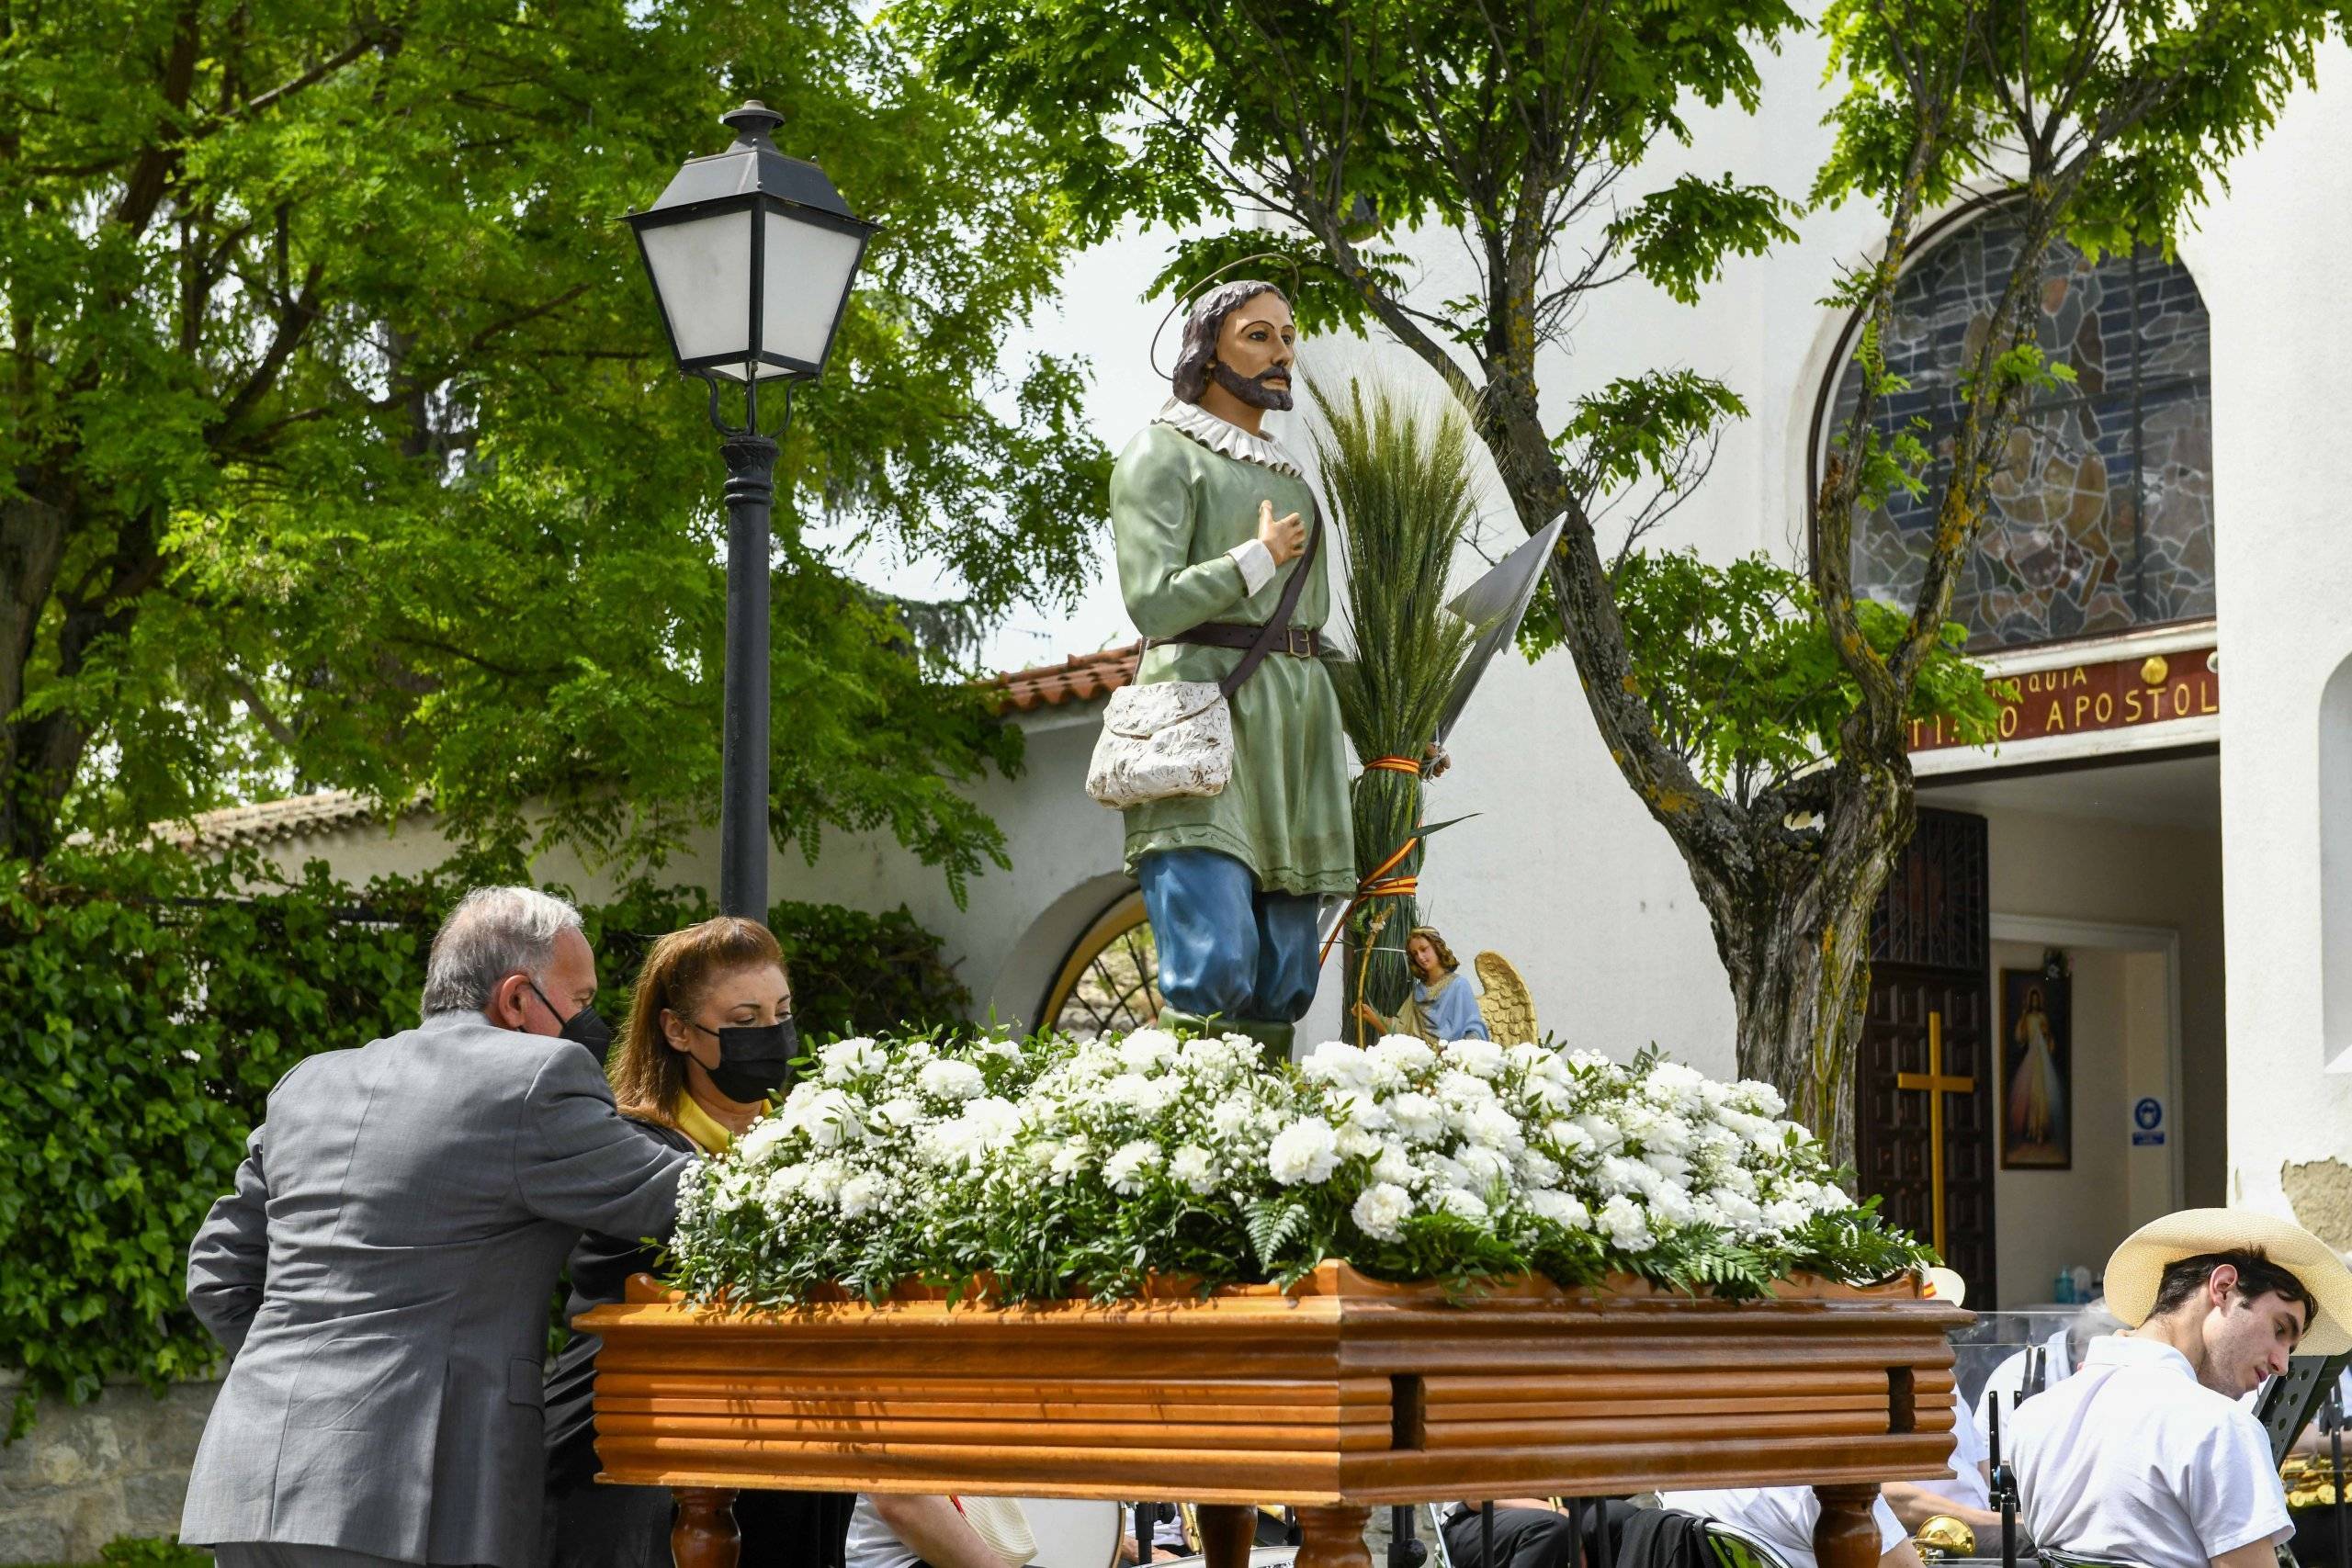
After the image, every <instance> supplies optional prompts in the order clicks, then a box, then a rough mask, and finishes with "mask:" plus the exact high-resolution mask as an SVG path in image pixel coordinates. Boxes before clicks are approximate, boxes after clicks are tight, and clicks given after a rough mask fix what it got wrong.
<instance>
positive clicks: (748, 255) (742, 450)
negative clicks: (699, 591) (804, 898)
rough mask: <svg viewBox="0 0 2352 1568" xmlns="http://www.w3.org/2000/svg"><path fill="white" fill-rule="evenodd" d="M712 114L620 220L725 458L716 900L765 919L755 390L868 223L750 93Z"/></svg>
mask: <svg viewBox="0 0 2352 1568" xmlns="http://www.w3.org/2000/svg"><path fill="white" fill-rule="evenodd" d="M719 123H721V124H722V125H727V126H730V127H732V128H733V129H734V131H735V144H734V145H733V146H731V147H729V148H728V149H727V150H726V151H725V152H716V153H713V154H712V155H710V156H709V157H707V158H690V159H688V160H687V161H686V163H685V164H684V167H682V168H681V169H679V171H678V175H677V177H676V178H675V179H673V180H672V181H671V182H670V185H669V188H668V189H666V190H664V191H663V192H662V197H661V199H660V200H658V201H656V202H655V203H654V204H653V205H652V206H651V207H650V208H648V209H646V210H645V211H643V212H632V213H630V214H629V215H628V221H629V226H630V227H631V228H633V229H635V230H636V231H637V244H638V249H639V251H640V252H641V253H642V254H644V257H645V270H646V272H647V273H648V275H650V276H651V277H652V279H653V293H654V298H655V299H656V300H657V301H659V303H660V304H661V307H662V327H663V328H664V329H665V330H666V331H667V332H668V333H669V334H670V347H671V350H672V352H673V353H674V354H676V355H677V356H678V368H679V369H681V370H683V371H684V372H685V373H686V374H687V375H689V376H699V377H701V378H703V380H704V381H706V382H707V383H708V384H709V387H710V423H712V424H714V425H716V426H717V427H718V434H719V446H718V449H719V454H720V456H721V457H724V458H725V459H726V462H727V667H726V677H725V679H726V705H727V731H726V734H727V739H726V750H725V753H724V756H723V760H722V762H721V773H720V783H719V812H718V907H719V908H720V909H721V910H722V911H723V912H725V913H727V914H730V915H748V916H750V917H751V918H752V919H756V920H764V919H767V912H768V538H769V535H768V513H769V508H770V505H771V503H772V502H773V501H774V499H775V456H776V442H775V437H772V436H767V435H763V434H761V433H760V383H761V382H763V381H771V380H781V381H782V382H783V383H784V426H780V427H779V428H778V430H777V432H776V434H777V435H781V434H783V433H784V427H785V426H789V425H790V423H792V387H793V383H795V382H797V381H813V380H815V379H816V378H817V375H818V373H819V372H820V371H821V370H822V369H823V368H824V367H825V355H826V354H827V353H828V352H829V351H830V350H831V347H832V344H833V332H834V329H835V328H837V327H839V326H840V325H841V319H842V309H843V308H844V307H845V306H846V305H847V304H848V303H849V288H850V282H851V280H852V279H853V278H854V277H855V276H856V275H857V265H858V263H859V261H860V260H862V259H863V258H864V256H865V242H866V239H867V237H868V236H869V235H870V234H872V233H873V231H874V226H873V225H872V224H870V223H867V222H865V221H864V220H861V219H859V218H858V217H856V216H855V215H854V214H853V213H852V212H851V211H850V209H849V207H848V205H847V204H846V203H845V202H843V201H842V197H841V193H840V192H839V191H837V190H835V189H834V188H833V186H832V182H831V180H828V179H827V178H825V174H824V171H823V170H821V169H820V168H818V167H817V165H816V164H804V163H802V162H801V161H800V160H799V159H797V158H787V157H786V156H785V155H784V154H783V153H781V152H777V151H776V150H775V143H774V142H772V141H769V140H768V132H769V130H772V129H773V128H774V127H775V126H778V125H781V124H783V123H784V117H783V116H782V115H780V114H777V113H776V112H775V110H773V109H771V108H769V107H767V106H766V105H765V104H763V103H761V102H760V101H759V100H758V99H756V98H754V99H752V100H751V101H750V102H748V103H746V104H745V105H744V106H743V107H741V108H739V109H737V110H736V111H735V112H734V113H732V114H729V115H722V116H720V117H719ZM729 381H733V382H740V383H741V384H742V387H743V423H742V424H741V426H740V427H739V426H736V425H731V424H729V423H727V421H726V420H725V419H724V418H723V417H722V416H721V414H720V412H719V392H720V389H721V383H723V382H729Z"/></svg>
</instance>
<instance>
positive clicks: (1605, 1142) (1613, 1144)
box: [1571, 1111, 1625, 1155]
mask: <svg viewBox="0 0 2352 1568" xmlns="http://www.w3.org/2000/svg"><path fill="white" fill-rule="evenodd" d="M1571 1120H1572V1121H1573V1122H1575V1123H1576V1125H1577V1129H1578V1130H1579V1131H1581V1132H1582V1133H1583V1134H1584V1135H1585V1136H1586V1137H1588V1138H1589V1139H1591V1140H1592V1146H1593V1148H1594V1149H1596V1150H1597V1151H1599V1152H1600V1153H1601V1154H1604V1155H1613V1154H1615V1153H1616V1152H1617V1151H1618V1150H1619V1149H1622V1148H1623V1147H1624V1146H1625V1134H1623V1132H1621V1131H1620V1130H1619V1129H1618V1126H1617V1123H1615V1122H1611V1120H1610V1119H1609V1118H1608V1117H1606V1116H1598V1115H1595V1114H1594V1113H1593V1112H1591V1111H1586V1112H1584V1113H1583V1114H1582V1115H1580V1116H1577V1117H1573V1118H1571Z"/></svg>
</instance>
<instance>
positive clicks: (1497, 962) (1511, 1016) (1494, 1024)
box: [1470, 953, 1541, 1045]
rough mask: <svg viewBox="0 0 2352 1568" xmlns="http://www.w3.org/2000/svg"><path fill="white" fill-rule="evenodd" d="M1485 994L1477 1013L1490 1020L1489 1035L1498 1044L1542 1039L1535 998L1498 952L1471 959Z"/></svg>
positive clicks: (1480, 1000) (1479, 1003)
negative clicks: (1538, 1025) (1537, 1020)
mask: <svg viewBox="0 0 2352 1568" xmlns="http://www.w3.org/2000/svg"><path fill="white" fill-rule="evenodd" d="M1470 967H1471V968H1472V969H1474V970H1476V971H1477V975H1478V984H1480V985H1481V986H1484V987H1486V988H1487V989H1486V994H1485V995H1483V996H1481V997H1480V998H1478V1016H1479V1017H1480V1018H1483V1019H1485V1020H1486V1021H1487V1036H1488V1037H1489V1038H1490V1039H1492V1040H1493V1041H1494V1043H1496V1044H1498V1045H1521V1044H1525V1043H1529V1042H1532V1041H1534V1040H1537V1039H1540V1038H1541V1036H1540V1035H1538V1034H1537V1033H1536V1032H1535V998H1533V997H1532V996H1530V995H1528V994H1527V982H1526V981H1524V980H1522V979H1521V978H1520V977H1519V971H1518V970H1516V969H1514V968H1512V967H1511V966H1510V959H1508V958H1505V957H1504V956H1503V955H1502V954H1501V953H1480V954H1478V956H1477V957H1476V958H1474V959H1472V960H1471V961H1470Z"/></svg>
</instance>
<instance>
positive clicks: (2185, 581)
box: [1815, 209, 2214, 650]
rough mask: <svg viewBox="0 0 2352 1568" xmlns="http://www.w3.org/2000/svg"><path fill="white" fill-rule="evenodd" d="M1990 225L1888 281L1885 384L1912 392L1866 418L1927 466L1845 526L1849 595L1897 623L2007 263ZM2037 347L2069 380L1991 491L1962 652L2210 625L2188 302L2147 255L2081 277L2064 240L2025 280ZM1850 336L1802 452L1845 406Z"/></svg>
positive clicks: (2173, 269) (2203, 380) (1851, 382)
mask: <svg viewBox="0 0 2352 1568" xmlns="http://www.w3.org/2000/svg"><path fill="white" fill-rule="evenodd" d="M2017 244H2018V229H2017V226H2016V224H2015V223H2014V222H2013V221H2012V220H2010V219H2009V218H2008V217H2007V215H2006V214H2005V213H2004V212H2003V211H2001V210H2000V209H1993V210H1991V211H1989V212H1987V213H1985V215H1984V216H1982V217H1979V218H1976V219H1974V220H1971V221H1968V222H1966V223H1964V224H1963V225H1962V226H1961V227H1960V228H1958V229H1957V231H1954V232H1953V233H1951V235H1950V236H1949V237H1947V238H1945V239H1943V240H1941V241H1939V242H1938V243H1935V244H1934V245H1933V246H1932V247H1931V248H1930V249H1928V251H1927V252H1926V253H1925V254H1922V255H1921V256H1920V257H1919V259H1918V261H1917V263H1916V264H1915V265H1912V266H1911V267H1910V268H1909V269H1908V270H1907V271H1905V274H1904V276H1903V280H1902V282H1901V284H1900V285H1899V286H1898V287H1897V289H1896V292H1895V321H1894V333H1893V335H1892V339H1891V341H1890V342H1889V343H1888V344H1887V345H1886V359H1887V367H1888V369H1890V370H1891V371H1893V372H1894V374H1895V375H1897V376H1900V377H1902V378H1904V379H1905V380H1906V381H1908V382H1909V383H1910V387H1909V389H1907V390H1905V391H1903V392H1900V393H1897V394H1896V395H1895V396H1894V398H1893V399H1891V400H1888V401H1887V403H1886V404H1885V406H1884V407H1883V409H1882V411H1881V414H1880V419H1879V426H1880V429H1881V430H1882V431H1883V432H1886V433H1890V434H1891V433H1893V432H1894V431H1896V430H1898V429H1901V428H1902V427H1904V426H1905V425H1907V424H1908V423H1910V421H1912V420H1913V419H1914V418H1924V419H1925V420H1926V421H1927V424H1928V428H1927V429H1926V430H1925V431H1924V432H1922V433H1921V434H1922V438H1923V439H1924V440H1925V441H1926V443H1927V446H1928V450H1929V451H1930V452H1931V453H1933V454H1934V455H1935V462H1934V464H1933V465H1932V466H1931V467H1930V468H1929V470H1928V474H1927V476H1926V477H1927V479H1928V489H1927V491H1925V492H1923V493H1922V494H1920V495H1919V496H1917V497H1916V498H1915V497H1911V496H1906V495H1902V494H1897V495H1895V496H1894V498H1893V501H1892V502H1891V504H1890V505H1889V506H1888V507H1887V508H1886V509H1885V510H1884V511H1883V512H1873V513H1869V514H1867V515H1865V516H1863V517H1861V518H1859V519H1857V521H1856V525H1855V530H1854V580H1855V581H1854V586H1855V591H1856V592H1859V593H1861V594H1863V595H1865V596H1868V597H1871V598H1877V599H1883V600H1889V601H1894V602H1896V603H1899V604H1903V605H1905V606H1908V605H1909V604H1911V603H1912V600H1913V597H1914V595H1915V594H1916V593H1917V591H1918V583H1919V577H1920V573H1921V571H1922V570H1923V568H1924V563H1925V561H1926V558H1927V549H1928V541H1929V540H1930V538H1932V537H1933V534H1934V528H1935V513H1936V504H1937V500H1938V498H1939V495H1940V493H1941V491H1942V487H1943V482H1944V477H1945V475H1946V473H1947V472H1948V471H1949V465H1950V463H1951V447H1952V441H1953V437H1954V433H1955V431H1956V430H1957V428H1958V424H1959V418H1960V413H1961V409H1962V394H1961V388H1960V384H1959V378H1960V373H1961V371H1962V368H1963V367H1965V365H1966V363H1967V360H1968V355H1969V353H1970V351H1971V350H1972V349H1973V346H1974V345H1975V344H1977V343H1979V342H1981V341H1982V334H1983V333H1985V331H1986V330H1987V329H1988V327H1989V324H1990V322H1991V320H1992V316H1993V311H1994V307H1995V305H1996V302H1997V300H1998V297H1999V293H2000V290H2001V288H2002V287H2003V285H2004V284H2005V282H2006V281H2007V276H2008V268H2009V265H2010V260H2011V258H2012V257H2013V256H2014V255H2015V254H2016V253H2017ZM2037 306H2038V310H2037V321H2038V325H2039V334H2040V339H2041V346H2042V349H2043V351H2044V352H2045V353H2047V354H2048V355H2051V356H2052V358H2053V359H2056V360H2062V361H2064V363H2066V364H2067V365H2069V366H2071V367H2073V368H2074V370H2075V381H2074V382H2073V383H2071V384H2061V385H2060V386H2058V387H2055V388H2053V389H2050V390H2048V391H2046V392H2042V393H2041V394H2038V395H2037V396H2036V397H2035V399H2034V400H2033V402H2032V404H2031V405H2030V408H2029V409H2028V410H2027V412H2025V414H2024V415H2023V416H2022V417H2021V418H2020V420H2019V421H2018V428H2017V430H2016V431H2015V433H2014V434H2012V435H2011V436H2010V438H2009V443H2008V447H2007V452H2006V454H2005V459H2004V461H2003V462H2002V464H2001V466H2000V468H1999V469H1998V471H1997V472H1996V474H1995V475H1994V477H1993V481H1992V487H1991V508H1990V515H1989V516H1988V517H1987V518H1986V520H1985V527H1984V531H1983V532H1982V533H1981V534H1980V535H1979V536H1978V539H1977V543H1976V548H1975V551H1974V554H1973V558H1971V559H1970V561H1969V563H1968V567H1967V570H1966V571H1965V572H1964V573H1963V574H1962V578H1961V581H1960V582H1959V584H1958V585H1957V587H1956V588H1955V590H1954V592H1953V595H1952V607H1951V616H1952V619H1954V620H1956V621H1959V622H1961V623H1962V625H1964V626H1967V627H1968V628H1969V631H1970V634H1971V637H1970V646H1971V647H1972V648H1973V649H1979V650H1988V649H1997V648H2014V647H2018V646H2020V645H2023V644H2030V643H2039V642H2052V641H2059V640H2064V639H2066V638H2072V637H2097V636H2100V635H2103V634H2108V633H2113V632H2122V631H2130V630H2131V629H2133V628H2135V627H2140V626H2162V625H2165V624H2166V623H2168V622H2174V621H2189V620H2199V619H2202V618H2204V617H2207V616H2210V615H2212V614H2213V606H2214V601H2213V439H2212V427H2213V420H2212V378H2211V371H2210V367H2209V361H2208V353H2207V349H2208V343H2209V335H2208V326H2207V321H2206V317H2205V305H2204V301H2203V300H2202V299H2199V296H2198V292H2197V285H2196V282H2195V281H2194V280H2193V279H2192V278H2190V276H2188V271H2187V270H2186V269H2185V268H2183V267H2181V266H2180V265H2178V264H2177V263H2175V262H2168V261H2166V260H2165V258H2164V256H2163V255H2162V254H2160V253H2157V252H2154V251H2142V252H2139V253H2138V254H2131V255H2109V256H2105V257H2102V258H2101V259H2100V260H2098V261H2097V262H2093V261H2091V260H2089V259H2088V258H2087V257H2086V256H2085V255H2084V254H2082V253H2081V252H2080V251H2078V250H2075V248H2074V247H2073V246H2071V245H2068V244H2066V243H2064V242H2063V241H2062V242H2060V243H2058V244H2057V245H2055V246H2053V247H2052V250H2051V253H2050V254H2049V256H2048V257H2047V259H2046V261H2045V263H2044V265H2043V268H2042V274H2041V296H2040V299H2039V300H2038V301H2037ZM1852 349H1853V343H1852V338H1851V336H1850V335H1849V339H1848V342H1847V345H1846V350H1845V353H1844V354H1843V355H1841V356H1840V360H1839V363H1840V365H1841V367H1842V372H1843V373H1842V374H1841V376H1840V378H1839V379H1838V389H1837V395H1836V397H1835V398H1833V399H1831V400H1830V401H1829V406H1828V408H1827V409H1826V417H1825V419H1824V423H1823V425H1822V428H1821V429H1820V430H1819V431H1818V432H1817V433H1816V446H1815V450H1816V451H1817V452H1819V453H1821V454H1823V455H1825V456H1826V454H1827V452H1828V451H1829V449H1830V448H1829V443H1830V441H1831V440H1832V439H1833V438H1834V437H1835V436H1836V435H1837V434H1838V432H1839V431H1841V430H1843V429H1844V427H1845V422H1846V419H1847V417H1848V415H1849V413H1850V412H1851V411H1852V409H1853V406H1854V398H1855V395H1856V392H1857V389H1858V387H1859V377H1860V372H1859V371H1858V370H1857V369H1856V368H1855V367H1853V365H1852V364H1851V362H1850V361H1851V354H1852Z"/></svg>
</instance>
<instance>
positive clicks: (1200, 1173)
mask: <svg viewBox="0 0 2352 1568" xmlns="http://www.w3.org/2000/svg"><path fill="white" fill-rule="evenodd" d="M1168 1174H1169V1175H1170V1177H1171V1178H1173V1179H1175V1180H1176V1182H1177V1183H1178V1184H1179V1185H1181V1186H1182V1187H1183V1188H1184V1189H1185V1190H1187V1191H1191V1192H1207V1191H1209V1190H1212V1189H1214V1188H1215V1187H1216V1156H1213V1155H1211V1154H1210V1153H1209V1152H1208V1150H1206V1149H1204V1148H1203V1147H1201V1145H1198V1144H1186V1145H1183V1146H1182V1147H1181V1148H1179V1149H1178V1150H1177V1151H1176V1154H1175V1156H1174V1157H1173V1158H1171V1159H1170V1160H1169V1162H1168Z"/></svg>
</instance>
